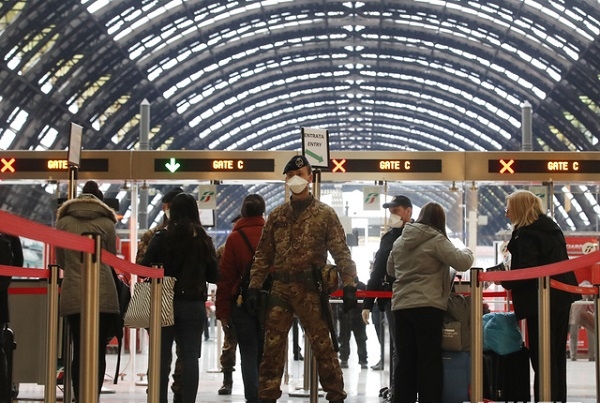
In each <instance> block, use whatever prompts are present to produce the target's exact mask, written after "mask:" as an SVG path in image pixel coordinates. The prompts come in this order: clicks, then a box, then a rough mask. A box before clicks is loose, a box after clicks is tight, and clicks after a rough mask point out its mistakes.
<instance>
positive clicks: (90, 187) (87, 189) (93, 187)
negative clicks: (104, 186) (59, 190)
mask: <svg viewBox="0 0 600 403" xmlns="http://www.w3.org/2000/svg"><path fill="white" fill-rule="evenodd" d="M81 193H87V194H91V195H94V196H95V197H96V198H97V199H98V200H100V201H102V200H104V195H103V194H102V191H101V190H100V187H99V186H98V183H96V182H95V181H87V182H86V183H85V185H83V189H81Z"/></svg>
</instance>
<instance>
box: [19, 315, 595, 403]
mask: <svg viewBox="0 0 600 403" xmlns="http://www.w3.org/2000/svg"><path fill="white" fill-rule="evenodd" d="M212 334H214V333H212ZM368 337H369V340H368V341H367V343H368V352H369V368H368V369H361V368H360V365H359V364H358V358H357V355H356V345H355V344H354V339H351V341H350V345H351V355H350V360H349V361H348V364H349V368H347V369H343V372H344V383H345V390H346V392H347V393H348V398H347V399H346V403H380V402H384V400H383V399H382V398H380V397H379V390H380V389H381V388H382V387H385V386H388V383H389V366H388V365H387V364H388V363H389V357H388V353H387V351H386V368H385V370H383V371H374V370H372V369H371V368H370V366H372V365H375V364H376V363H377V361H378V360H379V343H378V342H377V337H376V335H375V331H374V329H373V327H372V326H368ZM290 339H291V337H290ZM218 346H219V342H218V341H217V340H215V339H214V338H211V339H209V340H208V341H203V344H202V357H201V358H200V360H199V365H200V383H199V388H198V397H197V399H196V402H202V403H218V402H220V403H244V402H245V399H244V388H243V384H242V378H241V372H240V369H239V353H238V360H237V367H236V371H235V372H234V373H233V393H232V394H231V395H230V396H219V395H218V394H217V390H218V389H219V388H220V387H221V384H222V380H223V375H222V374H221V373H220V372H217V368H218V367H219V366H218V356H219V352H218V350H219V347H218ZM303 350H304V348H303ZM289 351H290V353H289V361H288V374H289V375H288V382H287V383H286V382H285V376H284V380H283V382H282V390H283V394H282V396H281V398H280V399H279V400H278V402H279V403H309V402H310V398H309V396H307V395H306V394H304V393H303V392H304V391H303V390H302V389H303V381H302V379H303V378H302V377H303V371H304V361H293V359H292V354H291V343H290V348H289ZM580 355H581V354H580ZM147 358H148V356H147V354H144V353H139V354H137V355H136V358H135V361H136V362H135V367H136V368H135V371H132V368H131V363H132V361H131V357H130V356H129V354H128V353H122V354H121V372H122V373H125V374H126V376H125V379H124V380H119V382H118V384H117V385H114V384H113V383H112V376H113V375H114V370H115V363H116V355H115V354H107V373H106V376H105V382H104V384H103V393H102V395H101V397H100V402H102V403H141V402H146V401H147V395H146V386H145V381H146V379H145V378H144V381H142V382H140V378H139V377H138V376H137V375H136V374H139V373H145V372H146V368H147ZM531 379H532V382H533V375H532V378H531ZM567 385H568V386H567V387H568V401H569V402H585V403H591V402H596V387H595V363H594V362H593V361H588V359H587V358H586V357H585V356H582V357H581V358H579V359H578V360H577V361H571V360H567ZM290 392H292V394H293V395H294V396H293V397H292V396H290ZM298 395H299V396H298ZM43 398H44V387H43V386H42V385H37V384H20V385H19V396H18V397H17V400H15V402H30V401H43ZM62 398H63V393H62V391H61V390H59V389H58V388H57V399H58V400H59V401H62ZM169 402H172V397H171V395H170V396H169ZM319 402H326V400H325V397H324V396H320V397H319Z"/></svg>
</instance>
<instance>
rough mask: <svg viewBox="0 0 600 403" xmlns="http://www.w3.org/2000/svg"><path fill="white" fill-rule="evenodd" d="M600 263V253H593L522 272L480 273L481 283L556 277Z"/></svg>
mask: <svg viewBox="0 0 600 403" xmlns="http://www.w3.org/2000/svg"><path fill="white" fill-rule="evenodd" d="M597 262H600V251H596V252H592V253H589V254H587V255H583V256H581V257H578V258H575V259H570V260H564V261H562V262H557V263H551V264H547V265H543V266H536V267H528V268H527V269H522V270H507V271H492V272H489V273H479V281H495V282H500V281H507V280H530V279H534V278H539V277H547V276H554V275H557V274H562V273H567V272H570V271H573V270H577V269H581V268H583V267H589V266H591V265H592V264H594V263H597Z"/></svg>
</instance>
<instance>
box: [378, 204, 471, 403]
mask: <svg viewBox="0 0 600 403" xmlns="http://www.w3.org/2000/svg"><path fill="white" fill-rule="evenodd" d="M472 263H473V252H472V251H470V250H469V249H466V248H464V249H460V248H457V247H455V246H454V244H453V243H452V242H451V241H450V239H448V236H447V235H446V214H445V212H444V209H443V208H442V206H440V205H439V204H437V203H427V204H426V205H425V206H423V208H422V209H421V213H420V214H419V218H417V221H415V222H414V223H407V224H406V225H405V226H404V231H403V232H402V235H401V236H400V237H399V238H398V239H397V240H396V241H395V242H394V246H393V247H392V251H391V253H390V256H389V257H388V262H387V273H388V274H389V275H390V276H392V277H395V278H396V281H394V284H393V287H392V312H393V314H394V321H395V327H396V340H395V342H396V343H395V344H396V346H397V349H398V362H397V364H396V368H395V371H394V391H395V393H394V397H393V401H394V403H408V402H411V403H413V402H415V401H417V395H418V401H419V403H431V402H441V401H442V389H443V369H442V319H443V315H444V312H445V311H446V308H447V305H448V297H449V295H450V287H451V283H450V266H452V267H453V268H454V269H456V270H458V271H466V270H468V269H469V268H470V267H471V264H472Z"/></svg>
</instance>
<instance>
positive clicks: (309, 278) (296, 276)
mask: <svg viewBox="0 0 600 403" xmlns="http://www.w3.org/2000/svg"><path fill="white" fill-rule="evenodd" d="M272 275H273V280H276V281H281V282H282V283H304V284H314V282H315V280H314V278H313V274H312V269H307V270H303V271H300V272H296V273H281V272H274V273H272Z"/></svg>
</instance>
